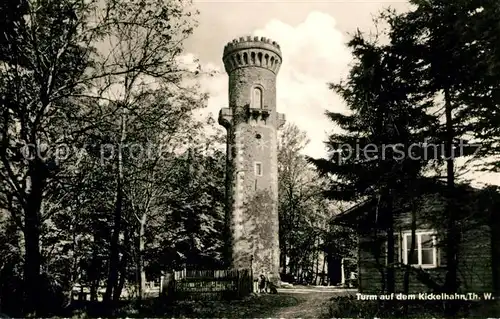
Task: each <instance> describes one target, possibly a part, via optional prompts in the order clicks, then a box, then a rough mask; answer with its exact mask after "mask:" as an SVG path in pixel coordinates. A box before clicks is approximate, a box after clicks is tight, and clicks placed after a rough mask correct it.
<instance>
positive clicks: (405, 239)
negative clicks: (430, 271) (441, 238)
mask: <svg viewBox="0 0 500 319" xmlns="http://www.w3.org/2000/svg"><path fill="white" fill-rule="evenodd" d="M422 235H430V236H432V264H422ZM402 236H403V247H402V248H403V249H402V254H401V255H402V257H403V263H404V264H405V265H407V264H408V250H409V249H410V247H408V242H409V239H408V238H411V232H403V233H402ZM415 237H416V239H417V243H416V244H417V245H416V246H415V248H416V253H417V256H418V263H417V264H412V265H411V266H414V267H421V268H437V267H438V249H437V247H436V243H437V239H436V232H434V231H429V230H426V231H416V232H415Z"/></svg>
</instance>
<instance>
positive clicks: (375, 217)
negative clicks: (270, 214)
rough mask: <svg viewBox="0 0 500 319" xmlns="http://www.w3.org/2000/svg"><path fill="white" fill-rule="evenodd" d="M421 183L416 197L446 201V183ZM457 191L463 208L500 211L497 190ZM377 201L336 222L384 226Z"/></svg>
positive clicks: (401, 208) (460, 188)
mask: <svg viewBox="0 0 500 319" xmlns="http://www.w3.org/2000/svg"><path fill="white" fill-rule="evenodd" d="M419 183H420V185H419V187H418V190H417V192H416V195H415V196H421V197H423V196H425V195H437V196H439V197H441V198H443V200H444V198H445V195H446V192H447V186H446V184H445V183H444V182H442V181H438V180H435V179H429V178H426V179H422V180H421V181H419ZM456 191H457V192H459V194H456V195H455V196H456V198H457V201H458V202H460V203H461V205H462V206H464V205H471V206H474V207H475V209H474V210H475V211H476V212H478V211H479V213H481V214H482V215H486V214H489V213H490V210H489V209H487V208H491V207H492V205H496V207H498V208H499V209H500V193H499V192H498V189H497V188H494V187H493V188H490V189H478V188H475V187H472V186H470V185H468V184H457V185H456ZM474 194H475V195H476V196H474ZM377 201H378V199H377V198H370V199H366V200H364V201H362V202H360V203H358V204H356V205H354V206H352V207H350V208H349V209H347V210H345V211H343V212H342V213H340V214H338V215H337V216H335V217H334V222H335V223H336V224H339V225H344V226H351V227H356V228H362V229H366V227H368V228H372V227H373V226H374V225H380V224H383V222H384V218H383V217H384V216H382V215H381V214H379V212H378V210H377ZM405 210H409V207H407V205H401V206H399V207H396V209H393V213H398V212H402V211H405ZM438 211H439V209H438Z"/></svg>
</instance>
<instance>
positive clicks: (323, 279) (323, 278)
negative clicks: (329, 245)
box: [321, 251, 326, 286]
mask: <svg viewBox="0 0 500 319" xmlns="http://www.w3.org/2000/svg"><path fill="white" fill-rule="evenodd" d="M321 268H322V271H321V285H322V286H323V285H325V279H326V274H325V269H326V251H323V266H322V267H321Z"/></svg>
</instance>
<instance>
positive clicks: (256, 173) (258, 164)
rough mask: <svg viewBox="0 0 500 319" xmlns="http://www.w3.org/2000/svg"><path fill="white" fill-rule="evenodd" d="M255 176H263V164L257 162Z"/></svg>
mask: <svg viewBox="0 0 500 319" xmlns="http://www.w3.org/2000/svg"><path fill="white" fill-rule="evenodd" d="M255 175H256V176H262V163H260V162H255Z"/></svg>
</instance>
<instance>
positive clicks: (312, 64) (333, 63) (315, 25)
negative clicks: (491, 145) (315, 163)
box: [185, 0, 500, 182]
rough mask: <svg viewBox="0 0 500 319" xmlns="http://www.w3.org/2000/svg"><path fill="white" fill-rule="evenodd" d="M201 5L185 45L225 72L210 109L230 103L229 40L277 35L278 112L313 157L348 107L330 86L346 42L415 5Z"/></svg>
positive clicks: (330, 1) (207, 0)
mask: <svg viewBox="0 0 500 319" xmlns="http://www.w3.org/2000/svg"><path fill="white" fill-rule="evenodd" d="M194 2H195V6H196V8H197V9H198V10H199V11H200V15H199V17H198V21H199V27H198V28H197V29H196V31H195V33H194V34H193V36H192V37H191V38H190V39H189V40H188V42H187V43H186V46H185V49H186V51H187V52H189V54H190V55H192V56H194V57H197V58H198V59H200V62H201V63H202V64H203V65H204V66H205V67H206V68H211V69H216V70H219V71H221V74H220V75H219V76H217V77H215V78H211V79H210V80H207V81H204V83H202V85H203V87H204V89H205V90H208V91H209V93H210V95H211V98H210V101H209V105H208V109H207V111H208V112H211V113H212V114H213V115H214V116H216V115H217V114H218V112H219V110H220V108H222V107H227V100H228V96H227V94H228V93H227V75H226V74H225V73H224V70H223V65H222V51H223V48H224V46H225V44H226V43H227V42H230V41H231V40H232V39H234V38H239V37H241V36H245V35H256V36H265V37H268V38H271V39H272V40H274V41H277V42H278V43H279V44H280V46H281V51H282V55H283V64H282V67H281V69H280V72H279V74H278V79H277V86H278V87H277V90H278V91H277V104H278V105H277V109H278V112H281V113H284V114H285V115H286V118H287V122H292V123H294V124H296V125H297V126H298V127H299V128H300V129H302V130H304V131H306V132H307V134H308V136H309V138H310V139H311V143H310V144H309V146H308V147H307V149H306V150H305V153H306V154H307V155H310V156H314V157H323V156H325V153H326V152H325V148H324V145H323V142H322V141H323V140H325V137H326V136H327V132H331V131H332V130H333V129H334V127H333V126H332V123H331V122H329V121H328V120H327V119H326V117H325V115H324V113H325V110H332V111H342V110H345V107H344V103H343V102H342V100H341V99H340V98H339V97H338V96H336V95H335V94H334V93H333V92H332V91H331V90H329V89H328V88H327V83H328V82H336V81H338V80H340V79H342V78H345V76H346V72H347V71H348V67H349V62H350V60H351V54H350V52H349V50H348V49H347V48H346V46H345V43H346V42H347V41H348V39H349V34H352V33H353V32H355V31H356V29H357V28H359V29H360V30H361V31H363V32H367V33H368V32H370V30H373V25H374V24H373V22H372V19H373V16H374V15H376V14H377V13H378V12H380V11H381V10H383V9H385V8H388V7H392V8H394V9H396V10H398V11H404V10H407V9H408V8H409V4H408V3H407V2H406V1H405V0H393V1H380V0H364V1H356V0H344V1H336V0H325V1H319V0H318V1H314V0H309V1H307V0H303V1H294V0H288V1H282V0H281V1H280V0H275V1H271V0H269V1H259V0H254V1H250V0H247V1H234V0H233V1H228V0H226V1H211V0H194ZM492 178H493V177H492V176H491V175H488V174H484V173H482V174H481V180H484V181H488V182H491V181H493V179H492ZM496 179H497V180H500V179H499V178H498V177H496Z"/></svg>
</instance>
